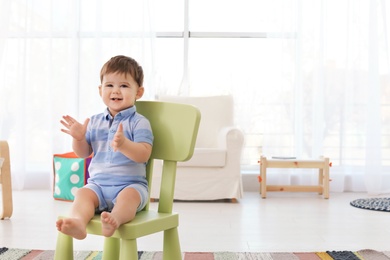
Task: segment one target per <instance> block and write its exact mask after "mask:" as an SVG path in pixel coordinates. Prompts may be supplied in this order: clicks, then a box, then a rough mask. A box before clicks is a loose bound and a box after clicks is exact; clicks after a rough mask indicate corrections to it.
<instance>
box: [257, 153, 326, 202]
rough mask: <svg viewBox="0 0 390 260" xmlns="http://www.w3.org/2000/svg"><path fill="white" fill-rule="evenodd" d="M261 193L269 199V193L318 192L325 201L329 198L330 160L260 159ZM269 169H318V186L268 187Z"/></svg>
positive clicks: (262, 157) (322, 158)
mask: <svg viewBox="0 0 390 260" xmlns="http://www.w3.org/2000/svg"><path fill="white" fill-rule="evenodd" d="M259 163H260V176H259V181H260V193H261V197H262V198H263V199H264V198H266V197H267V191H289V192H318V193H319V194H323V196H324V199H328V198H329V167H330V166H331V163H329V158H325V157H320V158H319V159H307V160H300V159H295V158H292V159H283V158H281V159H278V158H272V159H267V157H265V156H261V157H260V161H259ZM268 168H314V169H318V170H319V172H318V185H267V169H268Z"/></svg>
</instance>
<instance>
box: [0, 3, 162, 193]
mask: <svg viewBox="0 0 390 260" xmlns="http://www.w3.org/2000/svg"><path fill="white" fill-rule="evenodd" d="M0 7H1V8H0V17H1V18H0V19H1V25H0V30H1V31H0V35H1V36H0V37H1V38H0V66H1V72H0V73H1V78H2V80H1V82H0V119H1V121H0V122H1V124H0V139H6V140H8V142H9V144H10V150H11V160H12V177H13V186H14V187H15V188H16V189H23V188H26V187H27V188H29V187H36V188H37V187H48V186H49V185H50V182H51V174H52V156H53V154H54V153H62V152H68V151H71V139H70V137H69V136H66V135H65V134H63V133H62V132H60V128H61V124H60V123H59V120H60V119H61V117H62V115H66V114H69V115H72V116H74V117H75V118H77V119H79V120H80V121H84V120H85V118H87V117H89V116H91V115H92V114H96V113H100V112H101V111H103V109H104V106H103V103H102V101H101V99H100V96H99V92H98V85H99V84H100V82H99V73H100V69H101V66H102V65H103V63H104V62H106V61H107V60H108V59H109V58H111V57H112V56H115V55H118V54H123V55H128V56H131V57H133V58H135V59H136V60H137V61H139V63H140V64H141V65H142V66H143V68H144V70H145V92H146V93H145V98H148V97H150V96H154V93H153V89H152V87H151V86H152V85H153V77H152V75H153V70H154V68H153V66H154V65H153V42H154V34H155V33H154V32H153V30H152V28H153V24H152V22H151V16H152V15H151V10H150V7H149V1H135V0H134V1H129V0H110V1H106V0H97V1H95V0H83V1H79V0H71V1H54V0H39V1H21V0H15V1H1V6H0ZM129 12H131V15H129ZM8 21H9V22H8Z"/></svg>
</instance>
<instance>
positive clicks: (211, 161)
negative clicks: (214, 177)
mask: <svg viewBox="0 0 390 260" xmlns="http://www.w3.org/2000/svg"><path fill="white" fill-rule="evenodd" d="M226 153H227V151H226V149H218V148H195V151H194V155H193V156H192V158H191V159H190V160H188V161H186V162H179V163H178V164H177V166H178V167H224V166H225V164H226Z"/></svg>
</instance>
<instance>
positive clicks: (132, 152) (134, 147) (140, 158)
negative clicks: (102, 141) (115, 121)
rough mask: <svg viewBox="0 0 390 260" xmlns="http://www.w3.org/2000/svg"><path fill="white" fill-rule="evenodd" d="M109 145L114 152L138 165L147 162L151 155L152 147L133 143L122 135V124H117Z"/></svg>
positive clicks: (146, 144)
mask: <svg viewBox="0 0 390 260" xmlns="http://www.w3.org/2000/svg"><path fill="white" fill-rule="evenodd" d="M111 145H112V148H113V149H114V151H119V152H121V153H122V154H123V155H125V156H126V157H128V158H130V159H131V160H133V161H135V162H138V163H143V162H147V161H148V160H149V157H150V154H151V153H152V146H151V145H150V144H148V143H135V142H133V141H131V140H129V139H127V138H126V136H125V135H124V134H123V125H122V123H120V124H119V126H118V130H117V131H116V133H115V136H114V139H113V140H112V144H111Z"/></svg>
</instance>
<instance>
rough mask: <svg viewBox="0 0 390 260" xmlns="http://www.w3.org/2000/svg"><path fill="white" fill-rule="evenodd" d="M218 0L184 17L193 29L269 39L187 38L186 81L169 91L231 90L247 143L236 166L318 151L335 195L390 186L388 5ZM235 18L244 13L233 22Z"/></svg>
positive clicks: (300, 180) (292, 175) (278, 174)
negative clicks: (261, 158)
mask: <svg viewBox="0 0 390 260" xmlns="http://www.w3.org/2000/svg"><path fill="white" fill-rule="evenodd" d="M198 2H199V1H197V3H198ZM201 2H202V1H201ZM213 3H214V2H213ZM219 3H220V5H221V4H223V5H224V8H220V5H219V6H218V5H217V4H214V5H213V4H210V5H208V9H207V11H204V12H202V14H203V15H202V16H201V17H202V18H199V16H197V17H198V20H197V19H196V18H194V19H192V20H191V18H192V17H191V16H190V21H193V20H195V21H193V23H191V25H190V31H194V30H195V31H196V30H198V31H202V30H203V31H207V30H208V28H211V29H210V30H213V31H216V30H218V29H221V28H220V27H221V26H222V27H223V26H226V27H229V26H230V27H229V28H235V29H236V30H240V31H244V32H245V31H247V30H249V31H257V32H264V31H265V32H267V35H266V37H265V38H262V37H259V38H230V39H229V38H217V39H197V38H193V39H190V44H189V82H188V84H187V86H183V85H182V86H181V87H182V88H183V87H186V88H188V91H187V90H186V91H183V90H182V89H179V90H177V92H176V93H177V94H180V93H190V95H214V94H232V95H233V96H234V98H235V99H234V100H235V106H236V110H235V113H236V115H235V118H236V123H237V124H238V125H239V126H240V127H241V128H242V129H243V130H244V132H245V140H246V143H245V149H244V153H243V155H242V162H243V167H242V168H243V171H252V172H253V171H255V172H258V167H259V166H258V164H257V161H258V158H259V156H260V154H265V155H267V156H276V155H278V156H296V157H301V158H316V157H319V156H321V155H324V156H327V157H330V160H331V162H332V165H333V166H332V168H331V179H332V181H331V184H330V186H331V190H332V191H368V192H369V193H370V194H378V193H386V192H389V191H390V169H389V165H390V138H389V137H390V136H389V128H390V120H389V119H390V118H389V117H390V109H389V108H390V69H389V41H388V35H389V32H390V31H389V30H390V29H389V26H388V25H389V24H390V23H389V17H388V16H389V14H390V8H389V5H388V3H387V2H386V1H382V0H342V1H339V0H314V1H313V0H299V1H298V0H291V1H272V2H270V1H265V2H264V1H251V0H245V1H243V2H240V3H239V4H237V3H236V2H235V1H223V3H222V1H219ZM193 5H195V4H193ZM199 10H202V8H200V6H199ZM253 10H256V12H254V11H253ZM200 13H201V12H200V11H199V14H200ZM214 13H218V14H219V16H218V20H217V21H213V20H207V17H208V15H210V17H212V14H214ZM193 14H194V16H195V15H196V14H197V13H196V12H194V13H193ZM233 15H234V16H236V17H237V16H238V17H240V18H242V19H239V18H237V20H234V22H232V21H231V19H230V18H231V17H232V16H233ZM240 15H241V16H240ZM202 20H205V22H203V23H202ZM236 21H240V23H237V22H236ZM248 21H249V22H248ZM246 23H247V26H246V27H245V26H244V28H242V27H241V25H242V24H243V25H245V24H246ZM230 30H232V29H230ZM221 31H229V29H228V28H222V29H221ZM273 172H274V174H270V175H269V178H268V180H269V182H271V183H272V182H274V183H277V184H282V183H284V184H285V183H296V184H309V183H312V184H314V183H316V182H317V181H318V180H317V174H313V173H314V172H313V171H312V170H305V171H304V170H301V171H298V170H295V171H289V170H286V171H281V170H276V169H275V170H274V171H273ZM253 181H256V177H255V176H254V177H253Z"/></svg>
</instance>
